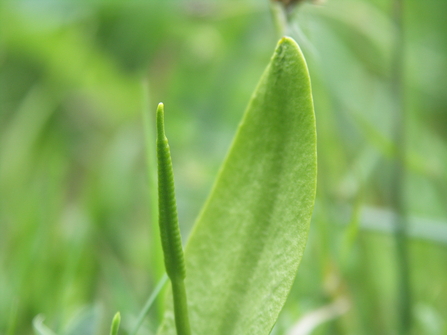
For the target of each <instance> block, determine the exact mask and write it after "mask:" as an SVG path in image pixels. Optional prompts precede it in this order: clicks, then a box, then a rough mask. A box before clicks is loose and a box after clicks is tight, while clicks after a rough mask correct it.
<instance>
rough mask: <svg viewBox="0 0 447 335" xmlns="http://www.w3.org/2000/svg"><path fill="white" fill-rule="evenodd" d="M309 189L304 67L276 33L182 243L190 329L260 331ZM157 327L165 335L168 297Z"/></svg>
mask: <svg viewBox="0 0 447 335" xmlns="http://www.w3.org/2000/svg"><path fill="white" fill-rule="evenodd" d="M315 189H316V130H315V117H314V111H313V103H312V96H311V88H310V80H309V74H308V70H307V66H306V63H305V60H304V58H303V55H302V53H301V51H300V49H299V47H298V45H297V44H296V43H295V41H293V40H292V39H290V38H287V37H285V38H282V39H281V40H280V41H279V43H278V46H277V48H276V50H275V53H274V55H273V57H272V59H271V61H270V64H269V65H268V67H267V69H266V71H265V73H264V75H263V76H262V78H261V81H260V83H259V84H258V87H257V88H256V91H255V92H254V95H253V97H252V99H251V101H250V103H249V106H248V108H247V110H246V112H245V115H244V117H243V120H242V122H241V124H240V126H239V129H238V131H237V134H236V137H235V139H234V142H233V144H232V146H231V149H230V151H229V153H228V155H227V158H226V160H225V163H224V165H223V167H222V168H221V171H220V173H219V175H218V178H217V181H216V183H215V185H214V188H213V190H212V192H211V195H210V197H209V199H208V200H207V202H206V204H205V206H204V208H203V210H202V212H201V214H200V216H199V218H198V221H197V222H196V225H195V227H194V230H193V232H192V234H191V236H190V239H189V241H188V244H187V247H186V254H185V260H186V288H187V294H188V306H189V311H190V321H191V328H192V332H193V334H195V335H201V334H207V335H232V334H237V335H247V334H248V335H249V334H253V335H262V334H269V333H270V331H271V329H272V327H273V325H274V324H275V322H276V319H277V317H278V314H279V312H280V310H281V308H282V306H283V305H284V302H285V300H286V298H287V295H288V294H289V291H290V288H291V285H292V283H293V281H294V278H295V275H296V271H297V268H298V265H299V262H300V260H301V257H302V254H303V251H304V247H305V245H306V241H307V234H308V229H309V222H310V218H311V215H312V211H313V206H314V201H315ZM170 300H171V298H170V297H169V299H168V301H167V302H168V304H169V301H170ZM159 334H160V335H168V334H170V335H171V334H172V335H173V334H175V326H174V320H173V313H172V304H171V305H169V306H168V307H167V312H166V314H165V318H164V321H163V324H162V326H161V328H160V329H159Z"/></svg>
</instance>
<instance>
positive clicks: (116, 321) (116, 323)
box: [110, 312, 121, 335]
mask: <svg viewBox="0 0 447 335" xmlns="http://www.w3.org/2000/svg"><path fill="white" fill-rule="evenodd" d="M120 323H121V314H120V312H117V313H116V314H115V316H114V317H113V320H112V325H111V327H110V335H117V334H118V330H119V328H120Z"/></svg>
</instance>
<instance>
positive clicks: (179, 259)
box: [157, 103, 191, 335]
mask: <svg viewBox="0 0 447 335" xmlns="http://www.w3.org/2000/svg"><path fill="white" fill-rule="evenodd" d="M157 159H158V213H159V224H160V235H161V242H162V243H161V244H162V247H163V254H164V260H165V266H166V273H167V275H168V277H169V279H171V284H172V295H173V299H174V315H175V325H176V328H177V335H190V334H191V328H190V325H189V316H188V303H187V298H186V288H185V283H184V279H185V277H186V271H185V261H184V255H183V248H182V240H181V236H180V229H179V224H178V217H177V204H176V201H175V190H174V173H173V169H172V161H171V152H170V149H169V144H168V139H167V138H166V135H165V131H164V107H163V104H161V103H160V104H159V105H158V108H157Z"/></svg>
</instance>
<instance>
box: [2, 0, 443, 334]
mask: <svg viewBox="0 0 447 335" xmlns="http://www.w3.org/2000/svg"><path fill="white" fill-rule="evenodd" d="M446 13H447V2H445V1H440V0H426V1H409V0H408V1H406V2H405V9H404V31H405V44H404V48H403V50H402V51H403V59H402V60H403V62H404V63H403V67H404V73H403V79H404V82H403V83H404V89H405V94H404V97H405V99H404V106H405V123H404V127H405V134H406V142H405V148H400V149H402V150H404V151H405V152H406V158H405V160H404V163H405V164H404V169H405V172H404V174H403V176H404V185H403V188H402V190H401V191H399V192H400V193H401V195H402V196H403V198H404V200H405V205H406V206H405V213H404V214H405V216H406V218H407V220H406V221H407V225H408V244H407V246H408V250H407V260H406V261H405V260H402V257H400V256H399V254H398V253H397V252H396V250H397V249H396V240H395V237H394V234H393V231H394V217H395V214H396V213H395V210H394V207H393V203H394V202H393V188H394V187H395V180H394V179H395V178H396V175H395V174H394V173H393V166H394V165H395V155H396V154H395V152H396V144H395V142H394V135H393V132H394V131H395V130H394V129H395V126H394V125H393V124H394V122H395V108H394V107H393V106H395V101H396V100H398V97H396V96H395V94H393V92H394V90H393V87H392V85H393V84H392V75H391V73H392V69H391V66H392V54H393V52H394V51H393V50H394V49H395V46H396V41H395V35H396V29H395V26H394V25H393V19H392V3H391V1H388V0H349V1H348V0H328V1H325V2H323V3H322V4H319V5H314V4H309V3H306V4H303V5H302V6H300V8H299V10H298V11H297V13H296V15H294V16H293V19H292V22H291V27H292V32H291V34H292V37H294V38H295V39H296V40H297V41H298V43H299V44H300V45H301V47H302V49H303V52H304V53H305V55H306V58H307V60H308V64H309V69H310V73H311V79H312V85H313V94H314V101H315V109H316V110H315V111H316V116H317V128H318V160H319V178H318V193H317V203H316V207H315V212H314V218H313V221H312V225H311V232H310V239H309V243H308V246H307V248H306V252H305V256H304V259H303V261H302V264H301V266H300V268H299V271H298V275H297V279H296V282H295V285H294V287H293V289H292V292H291V295H290V297H289V299H288V301H287V303H286V306H285V308H284V310H283V312H282V314H281V315H280V318H279V320H278V323H277V326H276V327H275V329H274V330H273V333H272V334H286V335H298V334H301V335H302V334H311V333H312V334H397V333H398V332H399V322H400V321H399V319H400V318H401V316H400V312H399V300H400V299H401V296H399V291H400V289H401V287H402V286H405V285H406V284H405V282H406V283H407V284H409V285H410V294H408V292H407V298H408V301H409V306H408V308H409V310H410V311H411V320H412V326H411V327H412V329H413V333H414V334H427V335H437V334H447V321H446V320H447V200H446V199H447V171H446V166H447V94H446V87H447V75H446V74H447V58H446V54H447V29H446V25H445V14H446ZM276 41H277V33H276V32H275V28H274V24H273V21H272V17H271V13H270V9H269V3H268V1H267V0H251V1H250V0H243V1H241V0H239V1H236V0H234V1H231V0H215V1H195V0H183V1H181V0H177V1H174V0H172V1H158V2H157V1H142V0H139V1H124V0H123V1H118V0H116V1H80V0H79V1H74V0H72V1H37V0H36V1H1V2H0V333H1V334H8V335H14V334H32V333H33V330H32V320H33V318H34V317H35V316H36V315H38V314H42V315H44V316H45V324H46V325H48V326H49V327H50V328H51V329H53V330H54V331H56V332H57V334H59V335H62V334H66V335H74V334H83V335H88V334H106V333H107V329H108V327H109V324H110V321H111V319H112V316H113V314H114V313H115V312H116V311H117V310H119V311H121V314H122V320H123V321H122V334H126V333H127V332H128V331H129V330H130V329H131V328H132V327H133V325H134V324H135V320H136V317H137V315H138V313H139V311H140V310H141V308H142V306H143V304H144V302H145V300H146V299H147V297H148V296H149V294H150V293H151V292H152V291H153V289H154V287H155V285H156V284H157V282H158V280H159V279H160V277H161V275H162V274H163V267H162V259H161V254H160V249H159V245H158V242H157V241H158V236H157V233H158V232H157V228H156V221H155V222H154V220H155V219H156V215H157V213H156V212H155V209H154V201H156V198H155V197H154V192H155V189H154V185H155V180H154V155H153V129H152V121H153V116H154V113H155V109H156V105H157V103H158V102H159V101H163V102H164V103H165V108H166V124H167V135H168V137H169V139H170V143H171V150H172V155H173V162H174V170H175V174H176V187H177V193H178V205H179V216H180V223H181V229H182V234H183V236H184V238H186V237H187V235H188V233H189V231H190V229H191V226H192V224H193V223H194V219H195V217H196V215H197V213H198V211H199V210H200V207H201V205H202V204H203V202H204V200H205V198H206V196H207V193H208V192H209V190H210V187H211V185H212V182H213V180H214V177H215V175H216V173H217V170H218V168H219V166H220V164H221V162H222V159H223V157H224V155H225V153H226V150H227V148H228V146H229V144H230V142H231V139H232V136H233V135H234V133H235V129H236V127H237V124H238V122H239V120H240V118H241V115H242V113H243V111H244V108H245V106H246V105H247V103H248V100H249V98H250V95H251V93H252V92H253V90H254V88H255V86H256V83H257V81H258V79H259V77H260V76H261V74H262V72H263V70H264V68H265V66H266V65H267V63H268V61H269V58H270V56H271V54H272V52H273V50H274V47H275V44H276ZM397 151H398V150H397ZM402 262H407V263H408V265H409V273H408V276H406V278H404V279H402V276H401V275H400V274H399V273H400V270H399V269H400V268H401V267H400V265H401V264H402ZM162 307H163V299H158V300H157V304H156V306H154V308H153V309H152V310H151V313H150V316H149V318H147V320H146V322H145V323H144V325H143V327H142V328H141V331H140V334H153V333H154V332H155V330H156V328H157V325H158V323H159V320H160V315H161V311H162ZM300 327H301V328H300ZM306 327H308V328H307V329H311V330H310V331H308V332H305V329H306ZM300 329H301V331H302V332H299V331H300ZM303 329H304V330H303Z"/></svg>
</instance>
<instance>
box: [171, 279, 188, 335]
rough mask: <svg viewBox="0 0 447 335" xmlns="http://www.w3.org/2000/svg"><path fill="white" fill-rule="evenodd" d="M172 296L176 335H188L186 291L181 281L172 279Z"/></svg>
mask: <svg viewBox="0 0 447 335" xmlns="http://www.w3.org/2000/svg"><path fill="white" fill-rule="evenodd" d="M171 282H172V295H173V296H174V315H175V327H176V328H177V334H178V335H190V334H191V327H190V325H189V317H188V304H187V298H186V289H185V283H184V281H183V279H180V278H179V279H173V280H171Z"/></svg>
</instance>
